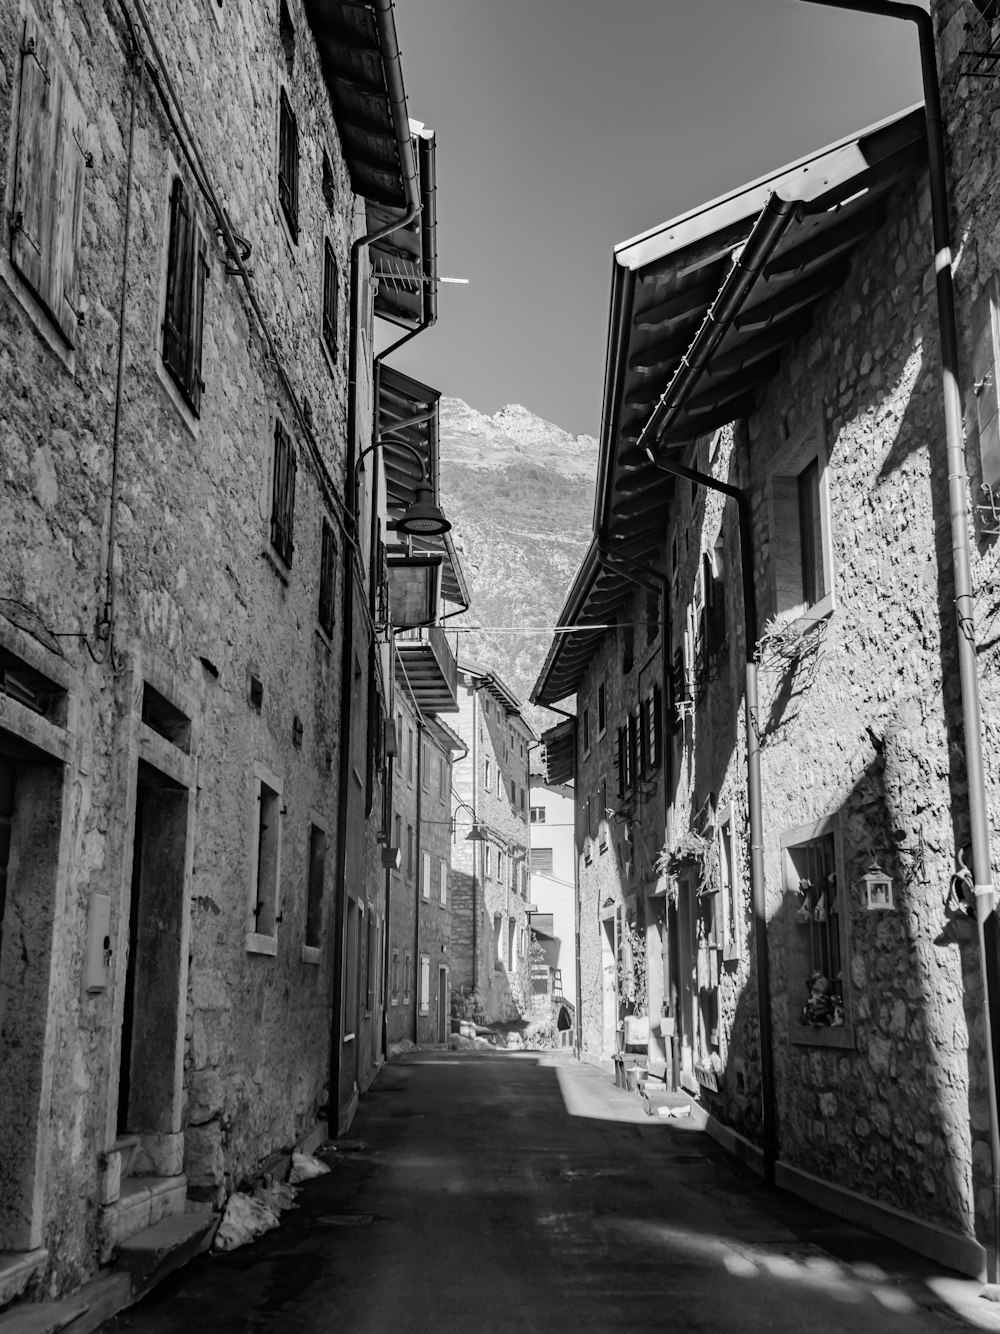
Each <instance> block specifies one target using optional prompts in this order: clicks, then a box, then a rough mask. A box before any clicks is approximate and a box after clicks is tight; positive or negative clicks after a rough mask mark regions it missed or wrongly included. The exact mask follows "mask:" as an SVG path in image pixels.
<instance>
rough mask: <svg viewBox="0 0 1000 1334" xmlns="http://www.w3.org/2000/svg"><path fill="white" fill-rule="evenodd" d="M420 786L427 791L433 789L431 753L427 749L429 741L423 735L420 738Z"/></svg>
mask: <svg viewBox="0 0 1000 1334" xmlns="http://www.w3.org/2000/svg"><path fill="white" fill-rule="evenodd" d="M420 760H421V763H420V786H421V787H422V788H423V790H424V791H425V792H429V791H430V790H431V766H430V755H429V753H428V749H427V742H426V741H425V740H424V738H423V737H421V738H420Z"/></svg>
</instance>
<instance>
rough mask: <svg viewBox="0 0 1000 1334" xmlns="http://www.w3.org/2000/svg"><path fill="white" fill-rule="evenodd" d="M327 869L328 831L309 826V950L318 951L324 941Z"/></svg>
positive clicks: (307, 927) (307, 921)
mask: <svg viewBox="0 0 1000 1334" xmlns="http://www.w3.org/2000/svg"><path fill="white" fill-rule="evenodd" d="M325 869H326V831H325V830H324V829H321V828H320V827H319V825H314V824H311V825H310V826H309V882H308V887H307V890H306V937H305V943H306V946H307V948H310V949H318V948H319V946H320V945H321V944H322V939H323V875H324V871H325Z"/></svg>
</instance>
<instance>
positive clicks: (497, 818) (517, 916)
mask: <svg viewBox="0 0 1000 1334" xmlns="http://www.w3.org/2000/svg"><path fill="white" fill-rule="evenodd" d="M458 667H459V685H460V687H461V689H460V692H459V713H458V716H457V718H456V719H455V730H456V732H457V733H458V735H459V736H460V737H461V738H462V741H463V742H464V744H465V745H466V746H467V747H468V756H467V757H466V758H464V759H463V760H462V761H460V762H458V763H457V764H456V765H455V770H454V790H455V795H456V797H457V799H458V802H459V808H458V809H457V810H456V817H455V831H456V832H455V844H454V847H453V849H452V866H453V873H452V909H451V919H452V968H453V974H452V984H451V985H452V995H453V998H455V999H454V1000H453V1008H454V1009H458V1010H460V1011H461V1010H462V1008H463V1005H464V1006H465V1008H466V1009H468V1011H469V1015H470V1017H474V1018H476V1019H478V1020H479V1021H480V1022H482V1023H492V1022H493V1021H495V1020H498V1019H512V1018H514V1017H515V1016H516V1015H517V1014H519V1013H521V1012H522V1011H523V1010H524V1009H525V1007H526V997H527V995H528V993H529V991H530V964H529V962H528V957H527V956H528V934H527V932H528V914H527V903H528V900H527V892H528V875H527V861H528V782H529V764H530V748H531V746H532V745H537V740H538V739H537V737H536V736H535V733H534V732H533V731H532V729H531V727H530V726H529V725H528V723H527V722H526V721H525V719H524V718H523V716H522V714H521V705H520V702H519V701H518V699H517V697H516V696H515V695H514V694H513V693H512V691H511V690H510V688H509V687H508V686H507V685H505V684H504V682H503V681H502V680H501V679H500V678H499V677H498V676H497V675H496V673H495V672H488V671H486V670H485V669H483V668H481V667H478V666H476V665H475V664H472V663H463V662H459V664H458ZM471 833H474V834H475V836H474V837H473V838H471V839H470V838H469V837H468V835H469V834H471ZM459 997H460V998H461V1002H460V1003H458V1004H456V1003H455V1002H456V1001H458V998H459Z"/></svg>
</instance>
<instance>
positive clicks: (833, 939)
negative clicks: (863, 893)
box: [781, 825, 851, 1046]
mask: <svg viewBox="0 0 1000 1334" xmlns="http://www.w3.org/2000/svg"><path fill="white" fill-rule="evenodd" d="M838 843H839V836H838V834H837V833H836V831H835V830H834V829H831V828H829V827H825V826H823V825H819V826H812V827H809V828H805V829H797V830H793V831H792V832H791V833H790V834H788V835H786V836H784V837H783V838H782V840H781V844H782V848H783V852H784V856H783V862H784V881H785V896H784V899H785V901H784V910H785V912H784V916H785V939H786V942H787V950H788V997H789V999H788V1008H789V1028H790V1031H791V1035H792V1038H793V1040H794V1041H796V1042H802V1043H806V1044H815V1045H820V1046H849V1045H850V1043H851V1036H850V1008H849V997H848V992H847V983H848V980H849V969H848V966H847V965H848V959H847V930H848V923H847V920H846V916H847V913H846V910H847V906H848V904H847V896H846V894H845V893H843V892H842V889H841V886H842V883H843V876H842V875H841V874H840V864H841V862H842V857H841V855H840V849H839V846H838Z"/></svg>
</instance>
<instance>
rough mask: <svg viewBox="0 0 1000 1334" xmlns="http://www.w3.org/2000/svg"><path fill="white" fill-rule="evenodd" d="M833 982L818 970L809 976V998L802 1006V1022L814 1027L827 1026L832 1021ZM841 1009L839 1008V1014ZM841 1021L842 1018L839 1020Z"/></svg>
mask: <svg viewBox="0 0 1000 1334" xmlns="http://www.w3.org/2000/svg"><path fill="white" fill-rule="evenodd" d="M834 1009H835V1002H834V998H833V984H832V983H831V982H830V979H829V978H828V977H824V975H823V974H822V973H820V972H816V973H813V974H811V976H810V978H809V999H808V1000H807V1001H806V1003H805V1005H804V1006H803V1007H802V1022H803V1023H804V1024H812V1026H813V1027H814V1028H829V1027H831V1026H832V1024H833V1022H834ZM842 1014H843V1011H842V1010H841V1015H842ZM840 1022H841V1023H843V1018H841V1020H840Z"/></svg>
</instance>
